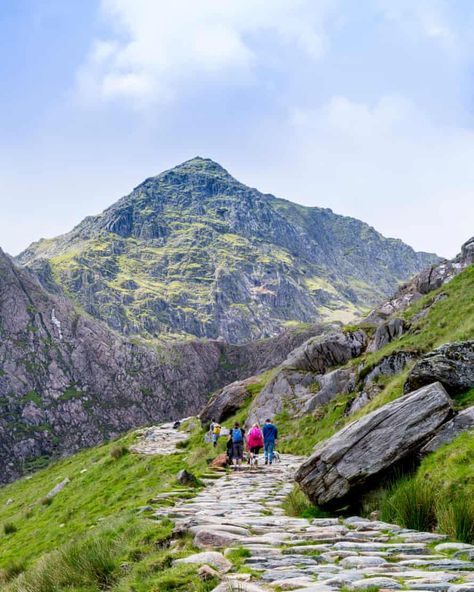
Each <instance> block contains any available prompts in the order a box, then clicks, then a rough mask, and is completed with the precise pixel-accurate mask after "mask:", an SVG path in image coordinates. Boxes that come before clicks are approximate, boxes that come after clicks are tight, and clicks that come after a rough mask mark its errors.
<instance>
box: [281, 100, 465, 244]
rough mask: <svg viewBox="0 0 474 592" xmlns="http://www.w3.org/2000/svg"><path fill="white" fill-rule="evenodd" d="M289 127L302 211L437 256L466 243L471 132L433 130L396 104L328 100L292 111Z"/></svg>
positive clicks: (410, 106)
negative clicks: (313, 209)
mask: <svg viewBox="0 0 474 592" xmlns="http://www.w3.org/2000/svg"><path fill="white" fill-rule="evenodd" d="M289 125H290V129H292V130H293V135H292V136H291V137H292V144H293V146H297V150H295V151H294V159H295V162H294V163H292V164H293V166H294V167H295V169H296V173H295V177H299V178H300V179H301V180H302V188H303V190H302V196H303V199H304V201H305V202H306V203H311V202H312V203H315V199H316V200H317V201H319V203H320V204H321V205H329V206H330V207H333V208H334V209H335V210H336V211H339V212H340V213H345V214H348V215H352V216H354V217H357V218H359V219H362V220H365V221H367V222H369V223H371V224H372V225H374V226H375V227H376V228H377V229H378V230H380V231H381V232H383V233H384V234H385V235H388V236H398V237H401V238H403V240H405V241H406V242H408V243H409V244H412V245H413V246H415V247H417V248H424V249H431V250H433V251H437V252H439V253H441V254H448V255H453V254H454V249H457V248H458V247H459V246H460V245H461V243H462V242H463V240H466V239H467V238H468V237H469V236H471V235H472V233H473V227H474V207H473V203H474V189H473V188H474V169H473V167H472V166H471V163H472V162H473V160H474V132H473V131H471V130H466V129H462V128H455V127H447V126H440V125H436V124H435V123H434V122H432V121H431V120H430V119H429V118H428V117H427V116H426V115H425V113H424V112H423V110H422V109H420V108H419V107H418V106H417V105H416V104H415V103H413V102H412V101H410V100H408V99H407V98H405V97H401V96H385V97H382V98H380V99H379V100H378V101H376V102H374V103H373V104H367V103H358V102H353V101H351V100H349V99H348V98H346V97H334V98H332V99H331V100H329V101H328V102H327V103H326V104H324V105H322V106H321V108H320V109H314V110H297V111H293V112H292V113H291V114H290V115H289ZM308 171H311V176H308ZM313 179H314V180H313ZM308 187H311V188H312V193H311V194H309V193H308V191H307V189H306V190H305V188H308ZM287 191H290V189H288V190H287ZM287 195H288V193H287ZM292 196H293V198H294V199H295V198H296V196H295V191H294V189H293V191H292ZM300 199H301V198H300Z"/></svg>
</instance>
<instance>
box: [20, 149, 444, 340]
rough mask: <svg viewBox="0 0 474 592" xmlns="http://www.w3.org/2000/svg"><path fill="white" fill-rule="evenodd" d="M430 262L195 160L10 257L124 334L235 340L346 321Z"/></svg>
mask: <svg viewBox="0 0 474 592" xmlns="http://www.w3.org/2000/svg"><path fill="white" fill-rule="evenodd" d="M437 260H439V258H438V257H437V256H436V255H433V254H428V253H416V252H415V251H414V250H413V249H412V248H411V247H408V246H407V245H405V244H404V243H403V242H402V241H400V240H399V239H386V238H384V237H383V236H382V235H381V234H380V233H378V232H377V231H376V230H375V229H373V228H372V227H370V226H369V225H367V224H365V223H363V222H361V221H359V220H357V219H355V218H349V217H344V216H339V215H337V214H334V213H333V212H332V211H331V210H329V209H327V208H319V207H312V208H309V207H307V206H302V205H299V204H295V203H293V202H290V201H287V200H284V199H281V198H277V197H275V196H273V195H272V194H263V193H260V192H259V191H258V190H257V189H253V188H249V187H247V186H245V185H244V184H242V183H240V182H239V181H237V180H236V179H235V178H234V177H232V176H231V175H230V174H229V173H228V172H227V171H226V170H225V169H224V168H223V167H222V166H221V165H219V164H218V163H215V162H214V161H212V160H210V159H203V158H201V157H197V158H194V159H191V160H188V161H185V162H184V163H182V164H180V165H178V166H177V167H174V168H172V169H169V170H167V171H164V172H162V173H160V174H158V175H156V176H154V177H149V178H147V179H145V180H144V181H143V182H142V183H140V184H139V185H138V186H137V187H136V188H135V189H134V190H133V191H132V192H131V193H130V194H129V195H127V196H124V197H122V198H121V199H119V200H118V201H117V202H116V203H115V204H113V205H112V206H110V207H109V208H107V209H106V210H105V211H104V212H102V214H99V215H97V216H89V217H87V218H85V219H84V220H83V221H82V222H81V223H79V224H78V225H77V226H76V227H75V228H74V229H73V230H72V231H70V232H69V233H66V234H64V235H62V236H60V237H57V238H56V239H47V240H45V239H43V240H42V241H39V242H37V243H34V244H33V245H31V246H30V247H29V248H28V249H27V250H25V251H24V252H23V253H21V254H20V255H19V257H18V258H17V261H18V262H19V263H20V264H22V265H27V266H29V267H33V268H34V269H36V271H37V272H38V274H39V277H40V279H42V281H43V283H44V285H45V286H46V287H47V288H48V289H50V290H51V289H53V290H55V289H57V286H58V285H60V284H61V285H62V286H63V287H64V288H65V290H66V293H67V294H68V295H69V296H70V297H72V298H73V299H74V300H75V301H76V302H77V303H78V304H80V305H81V306H82V307H83V308H84V309H85V310H86V311H87V312H88V313H90V314H92V315H93V316H95V317H97V318H99V319H101V320H104V321H105V322H107V323H108V324H109V326H111V327H112V328H113V329H115V330H118V331H119V332H121V333H123V334H127V335H134V334H136V335H141V336H144V337H146V338H148V339H155V338H157V337H163V336H166V335H167V334H171V335H173V334H177V335H178V336H181V337H182V336H183V335H188V336H189V335H191V336H195V337H207V338H223V339H224V340H226V341H228V342H231V343H243V342H246V341H252V340H254V339H258V338H262V337H269V336H274V335H276V334H278V333H279V332H281V330H282V329H283V328H284V327H285V326H286V325H287V324H288V323H292V322H295V321H296V322H313V321H315V320H317V321H323V322H326V321H334V320H341V321H349V320H351V319H353V318H354V317H355V316H357V315H358V314H360V313H362V312H363V311H364V310H365V308H366V307H367V306H370V305H374V304H376V303H377V302H378V301H380V300H382V298H383V297H384V296H387V295H389V294H390V293H391V292H393V291H394V289H395V288H396V286H397V284H398V283H400V282H402V281H405V280H407V279H409V277H410V276H411V275H413V274H414V273H415V272H418V271H420V270H421V269H422V268H424V267H426V266H428V265H429V264H430V263H433V262H435V261H437ZM55 285H56V287H55Z"/></svg>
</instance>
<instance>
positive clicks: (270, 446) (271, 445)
mask: <svg viewBox="0 0 474 592" xmlns="http://www.w3.org/2000/svg"><path fill="white" fill-rule="evenodd" d="M274 448H275V443H274V442H269V443H268V462H269V463H270V464H272V462H273V449H274Z"/></svg>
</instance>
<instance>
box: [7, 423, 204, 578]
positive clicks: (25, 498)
mask: <svg viewBox="0 0 474 592" xmlns="http://www.w3.org/2000/svg"><path fill="white" fill-rule="evenodd" d="M196 433H198V434H199V436H195V435H192V436H191V438H194V440H195V441H196V440H197V438H201V437H202V435H201V430H200V429H196ZM133 440H134V436H133V435H127V436H125V437H123V438H121V439H119V440H117V441H115V442H111V443H108V444H104V445H102V446H98V447H96V448H90V449H87V450H83V451H81V452H79V453H77V454H75V455H74V456H71V457H69V458H65V459H63V460H61V461H59V462H56V463H54V464H52V465H50V466H48V467H46V468H45V469H42V470H40V471H38V472H36V473H34V474H33V475H29V476H27V477H24V478H23V479H20V480H18V481H16V482H14V483H11V484H9V485H6V486H4V487H2V488H0V525H3V527H2V531H4V532H3V534H2V536H0V568H2V567H4V566H6V565H9V564H10V563H11V562H12V561H14V560H19V559H21V560H22V561H25V562H26V563H27V564H28V563H29V562H31V561H32V560H34V559H35V558H37V557H39V556H40V555H42V554H43V553H47V552H49V551H52V550H53V549H55V548H57V547H58V546H59V545H60V544H61V543H62V542H63V541H65V540H69V539H71V538H74V537H75V536H77V535H81V534H82V533H85V532H88V531H89V530H91V529H94V528H97V527H98V526H100V525H101V524H102V523H103V522H106V521H108V520H109V519H111V518H114V519H117V518H121V517H126V516H129V515H130V514H134V513H135V512H136V511H137V509H138V508H140V507H141V506H145V505H148V502H149V500H150V499H151V498H153V497H154V496H155V495H156V494H157V493H159V492H164V491H168V490H171V489H173V488H174V487H175V486H176V474H177V473H178V471H179V470H181V469H183V468H188V469H189V470H191V471H192V472H194V473H195V474H197V476H199V474H200V473H203V472H205V471H206V470H207V462H206V460H207V457H208V456H212V453H211V454H210V455H208V454H206V455H202V454H196V453H195V450H194V449H193V450H190V449H184V450H183V451H182V452H180V453H179V454H173V455H169V456H141V455H136V454H131V453H128V447H129V445H130V444H131V443H132V442H133ZM194 448H195V447H194ZM66 477H67V478H69V479H70V483H69V484H68V485H67V486H66V487H65V488H64V489H63V490H62V491H61V492H60V493H58V494H57V495H56V496H55V497H54V498H53V499H52V500H49V501H48V503H45V501H44V500H46V494H47V493H48V492H49V491H50V490H51V489H52V488H53V487H54V486H55V485H57V484H58V483H59V482H60V481H62V480H63V479H65V478H66ZM12 526H14V528H15V529H16V530H13V528H12ZM7 531H8V534H6V532H7Z"/></svg>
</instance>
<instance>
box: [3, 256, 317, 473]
mask: <svg viewBox="0 0 474 592" xmlns="http://www.w3.org/2000/svg"><path fill="white" fill-rule="evenodd" d="M323 330H324V328H323V327H317V326H312V327H308V328H304V329H303V330H296V329H295V330H292V331H287V332H285V334H283V335H281V336H279V337H278V338H276V339H274V340H266V341H264V342H256V343H252V344H249V345H248V346H230V345H227V344H225V343H224V342H221V341H198V340H195V341H187V342H184V343H176V344H161V345H158V344H155V346H154V347H153V348H147V347H143V346H140V345H136V344H134V343H130V342H129V341H126V340H125V339H124V338H122V337H120V336H119V335H117V334H116V333H115V332H114V331H111V330H110V329H109V328H108V327H107V326H106V325H105V324H103V323H101V322H98V321H97V320H95V319H93V318H91V317H89V316H88V315H86V314H84V313H82V312H80V311H77V310H75V308H74V306H73V305H72V304H71V303H70V302H69V301H68V300H67V299H66V298H64V297H61V296H57V295H53V294H50V293H48V292H47V291H45V290H44V289H43V288H42V287H41V285H40V284H39V283H38V281H37V280H36V278H35V277H34V276H33V275H32V274H30V273H29V272H28V271H27V270H25V269H21V268H17V267H16V266H15V265H14V264H13V261H12V260H11V259H10V258H9V257H7V256H6V255H5V254H4V253H3V252H2V251H1V249H0V466H1V467H2V471H0V483H2V482H5V481H10V480H11V479H13V478H15V477H17V476H19V475H20V474H22V472H24V471H25V470H29V469H31V468H34V467H36V466H39V464H41V463H42V462H45V461H46V460H47V459H48V458H50V457H54V456H61V455H64V454H69V453H71V452H73V451H75V450H78V449H80V448H83V447H86V446H91V445H93V444H97V443H99V442H102V441H104V440H107V439H108V438H110V437H112V436H114V435H116V434H118V433H120V432H123V431H125V430H128V429H130V428H133V427H137V426H141V425H144V424H147V423H150V422H156V421H160V420H166V419H175V418H177V417H183V416H187V415H190V414H192V413H196V412H197V411H198V410H200V408H201V407H202V406H203V405H204V403H205V402H206V401H207V399H208V396H209V393H210V392H211V391H213V390H214V389H216V388H218V387H220V386H223V385H224V384H227V383H228V382H230V381H232V380H236V379H238V378H243V377H245V376H248V375H249V374H253V373H255V372H259V371H262V370H264V369H266V368H268V367H272V366H274V365H275V364H279V363H280V362H281V361H282V360H283V359H284V358H285V357H286V355H287V354H288V352H289V351H291V350H292V349H293V348H294V347H296V346H297V345H299V344H300V343H302V342H303V341H305V340H306V339H307V338H308V337H309V336H310V335H315V334H318V333H321V331H323Z"/></svg>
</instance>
